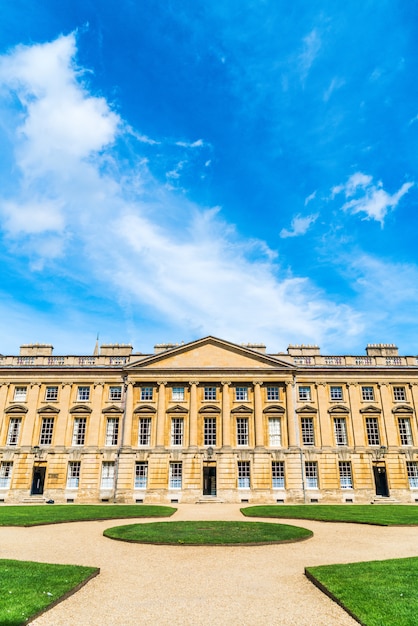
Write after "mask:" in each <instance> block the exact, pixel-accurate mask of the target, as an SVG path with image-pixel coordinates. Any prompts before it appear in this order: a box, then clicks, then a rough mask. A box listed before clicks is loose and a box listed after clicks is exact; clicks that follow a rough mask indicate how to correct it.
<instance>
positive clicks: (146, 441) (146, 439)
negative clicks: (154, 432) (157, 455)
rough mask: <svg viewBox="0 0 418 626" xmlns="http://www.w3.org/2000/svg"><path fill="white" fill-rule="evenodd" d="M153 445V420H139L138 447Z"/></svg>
mask: <svg viewBox="0 0 418 626" xmlns="http://www.w3.org/2000/svg"><path fill="white" fill-rule="evenodd" d="M150 444H151V418H150V417H141V419H140V420H139V432H138V446H149V445H150Z"/></svg>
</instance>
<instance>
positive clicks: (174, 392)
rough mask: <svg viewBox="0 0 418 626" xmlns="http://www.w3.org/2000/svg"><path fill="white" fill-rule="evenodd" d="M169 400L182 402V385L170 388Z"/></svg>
mask: <svg viewBox="0 0 418 626" xmlns="http://www.w3.org/2000/svg"><path fill="white" fill-rule="evenodd" d="M171 400H172V401H173V402H184V387H173V388H172V389H171Z"/></svg>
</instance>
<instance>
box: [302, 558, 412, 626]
mask: <svg viewBox="0 0 418 626" xmlns="http://www.w3.org/2000/svg"><path fill="white" fill-rule="evenodd" d="M305 573H306V575H307V576H308V578H310V579H311V580H313V582H314V583H315V584H319V586H320V588H322V590H323V591H325V593H328V595H330V596H331V597H332V598H333V599H334V600H336V601H337V602H338V603H339V604H341V605H342V606H343V607H344V608H345V609H346V610H347V611H348V612H349V613H351V614H352V615H353V617H355V618H356V619H357V620H358V621H359V622H360V623H361V624H364V626H416V624H417V623H418V584H417V580H418V557H412V558H408V559H390V560H388V561H370V562H365V563H350V564H349V565H322V566H319V567H308V568H306V570H305Z"/></svg>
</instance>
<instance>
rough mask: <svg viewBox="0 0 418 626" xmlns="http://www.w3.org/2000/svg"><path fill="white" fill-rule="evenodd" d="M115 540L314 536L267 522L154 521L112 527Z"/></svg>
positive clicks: (218, 541)
mask: <svg viewBox="0 0 418 626" xmlns="http://www.w3.org/2000/svg"><path fill="white" fill-rule="evenodd" d="M103 534H104V535H105V536H106V537H110V538H111V539H118V540H120V541H132V542H136V543H154V544H170V545H179V544H180V545H189V546H196V545H234V544H235V545H237V544H247V545H254V544H263V543H280V542H291V541H302V540H303V539H308V538H309V537H311V536H312V534H313V533H312V532H311V531H310V530H307V529H306V528H298V527H296V526H288V525H286V524H268V523H263V522H220V521H219V522H212V521H198V522H154V523H151V524H130V525H129V526H117V527H116V528H108V529H107V530H105V531H104V533H103Z"/></svg>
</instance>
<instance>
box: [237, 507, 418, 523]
mask: <svg viewBox="0 0 418 626" xmlns="http://www.w3.org/2000/svg"><path fill="white" fill-rule="evenodd" d="M241 513H242V514H243V515H246V516H248V517H274V518H282V519H283V518H285V519H310V520H318V521H320V522H353V523H357V524H374V525H377V526H417V525H418V507H417V506H415V505H401V506H399V505H396V504H388V505H385V504H379V505H373V504H349V505H341V504H337V505H332V504H300V505H298V504H294V505H293V504H292V505H288V506H286V505H283V504H279V505H271V506H249V507H246V508H243V509H241Z"/></svg>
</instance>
